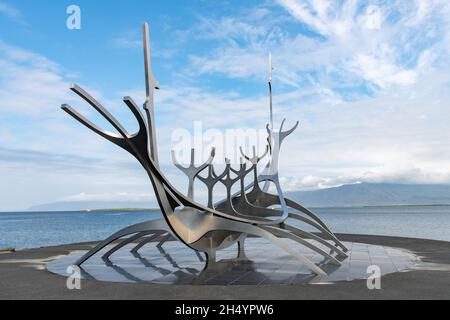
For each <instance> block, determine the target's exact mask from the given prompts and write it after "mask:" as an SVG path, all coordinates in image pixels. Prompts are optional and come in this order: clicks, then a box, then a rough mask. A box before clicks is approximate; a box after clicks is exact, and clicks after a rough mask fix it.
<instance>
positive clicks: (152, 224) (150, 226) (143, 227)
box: [75, 219, 167, 267]
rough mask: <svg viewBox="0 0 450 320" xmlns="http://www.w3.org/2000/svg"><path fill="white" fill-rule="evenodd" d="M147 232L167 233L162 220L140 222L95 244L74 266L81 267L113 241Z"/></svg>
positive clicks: (165, 225)
mask: <svg viewBox="0 0 450 320" xmlns="http://www.w3.org/2000/svg"><path fill="white" fill-rule="evenodd" d="M149 230H155V231H158V230H163V231H167V224H166V222H165V221H164V220H163V219H158V220H153V221H147V222H142V223H139V224H136V225H133V226H130V227H127V228H124V229H122V230H120V231H118V232H116V233H114V234H113V235H111V236H109V237H108V238H107V239H105V240H103V241H102V242H100V243H99V244H97V245H96V246H95V247H94V248H93V249H91V250H90V251H89V252H87V253H86V254H85V255H83V256H82V257H81V258H80V259H78V260H77V261H76V262H75V265H77V266H79V267H80V266H81V265H82V264H83V263H84V262H86V260H88V259H89V258H91V257H92V256H93V255H95V254H96V253H97V252H99V251H101V250H102V249H103V248H105V247H106V246H108V245H109V244H111V243H113V242H114V241H116V240H118V239H120V238H123V237H126V236H128V235H131V234H135V233H139V232H147V231H149Z"/></svg>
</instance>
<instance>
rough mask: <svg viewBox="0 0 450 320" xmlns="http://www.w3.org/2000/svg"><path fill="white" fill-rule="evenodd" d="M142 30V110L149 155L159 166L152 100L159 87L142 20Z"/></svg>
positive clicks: (145, 27) (147, 34)
mask: <svg viewBox="0 0 450 320" xmlns="http://www.w3.org/2000/svg"><path fill="white" fill-rule="evenodd" d="M143 31H144V32H143V33H144V64H145V88H146V100H145V103H144V110H145V112H146V113H147V121H148V126H149V141H150V157H151V158H152V160H153V161H154V162H155V164H156V165H157V166H158V167H159V159H158V146H157V142H156V128H155V115H154V100H153V95H154V92H155V89H159V82H158V81H156V80H155V78H154V76H153V71H152V61H151V51H150V32H149V27H148V23H147V22H144V26H143Z"/></svg>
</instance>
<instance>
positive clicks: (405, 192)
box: [287, 183, 450, 207]
mask: <svg viewBox="0 0 450 320" xmlns="http://www.w3.org/2000/svg"><path fill="white" fill-rule="evenodd" d="M287 197H288V198H291V199H292V200H295V201H298V202H299V203H301V204H303V205H305V206H307V207H359V206H393V205H437V204H450V185H419V184H388V183H362V184H353V185H344V186H341V187H337V188H330V189H322V190H316V191H298V192H288V193H287Z"/></svg>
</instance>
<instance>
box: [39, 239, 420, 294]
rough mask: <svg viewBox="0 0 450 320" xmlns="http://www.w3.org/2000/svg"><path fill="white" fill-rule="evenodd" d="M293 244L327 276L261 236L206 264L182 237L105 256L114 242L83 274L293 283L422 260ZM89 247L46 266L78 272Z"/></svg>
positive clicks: (363, 275) (386, 251)
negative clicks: (330, 255)
mask: <svg viewBox="0 0 450 320" xmlns="http://www.w3.org/2000/svg"><path fill="white" fill-rule="evenodd" d="M285 241H289V240H285ZM289 244H290V246H292V247H293V248H296V249H297V250H298V251H299V252H300V253H301V254H302V255H304V256H305V257H307V258H309V259H310V260H311V261H313V262H314V263H316V264H317V265H319V266H320V267H321V268H322V269H323V270H324V271H325V272H326V273H327V274H328V276H326V277H318V276H317V275H315V274H313V273H312V272H311V271H310V270H309V269H308V268H306V267H304V266H303V265H302V264H301V263H300V262H299V261H298V260H296V259H295V258H293V257H292V256H290V255H288V254H286V253H285V252H284V251H281V250H280V249H279V248H278V247H275V246H273V245H272V244H270V243H269V242H267V241H265V240H264V239H260V238H250V239H247V241H246V255H247V259H245V260H237V259H236V253H237V246H234V247H230V248H227V249H225V250H222V251H219V252H218V256H217V260H218V263H217V264H216V265H214V266H213V267H208V269H206V270H204V268H205V261H204V257H203V256H202V255H200V254H198V253H196V252H195V251H193V250H191V249H189V248H187V247H186V246H184V245H183V244H182V243H180V242H177V241H170V242H166V243H165V244H164V246H163V247H159V248H158V247H157V246H156V245H155V243H152V244H148V245H147V246H145V247H144V248H142V249H141V250H140V251H139V254H136V253H132V252H131V249H132V248H133V247H134V246H136V244H134V245H133V244H130V245H128V246H126V247H124V248H122V249H120V250H119V251H117V252H116V253H114V254H113V255H112V256H111V257H110V259H107V260H105V259H102V256H103V254H104V253H105V252H107V251H108V250H109V249H111V248H112V247H108V248H106V249H104V250H103V251H101V252H99V253H98V254H96V255H95V256H94V257H92V258H91V259H89V260H88V261H87V262H85V263H84V264H83V266H82V267H83V268H82V273H81V274H82V277H83V278H84V279H90V280H97V281H106V282H124V283H154V284H175V285H186V284H187V285H192V284H195V285H226V286H230V285H232V286H233V285H294V284H305V283H316V284H317V283H332V282H337V281H352V280H356V279H367V278H368V277H369V276H370V275H372V272H373V271H370V270H369V267H371V266H376V267H377V268H379V269H378V270H379V271H380V273H381V275H386V274H390V273H395V272H401V271H407V270H409V269H411V268H413V267H414V266H416V265H417V264H418V263H419V262H420V259H419V257H417V256H416V255H414V254H412V253H411V252H409V251H407V250H404V249H396V248H392V247H388V246H378V245H370V244H363V243H353V242H346V243H344V244H345V245H346V247H347V248H349V252H348V255H349V257H348V258H346V259H340V260H342V261H341V262H342V265H341V266H336V265H332V264H329V263H326V261H323V257H322V256H320V255H318V254H316V253H314V252H313V251H311V250H308V249H307V248H305V247H303V246H301V245H298V244H297V243H295V242H290V243H289ZM84 253H85V251H77V252H72V253H70V254H69V255H67V256H64V257H62V258H59V259H57V260H55V261H52V262H50V263H49V264H48V266H47V268H48V270H49V271H50V272H53V273H56V274H59V275H62V276H68V275H69V274H71V272H73V269H72V268H69V267H70V266H72V265H73V264H74V262H75V261H76V260H77V259H78V258H80V257H81V256H82V255H83V254H84ZM68 271H69V272H70V273H68Z"/></svg>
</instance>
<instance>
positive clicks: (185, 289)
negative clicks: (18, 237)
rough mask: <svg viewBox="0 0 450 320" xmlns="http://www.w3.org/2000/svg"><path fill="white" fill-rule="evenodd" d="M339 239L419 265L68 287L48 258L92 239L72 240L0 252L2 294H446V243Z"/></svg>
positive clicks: (449, 262) (449, 248) (449, 276)
mask: <svg viewBox="0 0 450 320" xmlns="http://www.w3.org/2000/svg"><path fill="white" fill-rule="evenodd" d="M339 237H340V239H342V240H343V241H350V242H361V243H369V244H375V245H384V246H390V247H396V248H403V249H407V250H410V251H412V252H413V253H415V254H417V255H419V256H421V257H422V259H423V261H424V265H423V266H419V267H418V268H417V269H416V270H412V271H410V272H404V273H396V274H390V275H386V276H384V277H383V278H382V290H373V291H371V290H368V289H367V286H366V281H363V280H357V281H352V282H339V283H335V284H331V285H292V286H260V287H258V289H257V290H255V289H254V288H253V287H251V286H232V287H231V286H201V287H198V286H187V285H182V286H172V285H153V284H123V283H105V282H96V281H83V282H82V289H81V290H74V291H70V290H68V289H67V288H66V278H63V277H60V276H57V275H54V274H51V273H50V272H48V271H47V270H46V269H45V266H46V263H47V262H48V261H51V260H53V259H55V258H56V257H59V256H61V255H66V254H68V253H70V252H71V251H74V250H87V249H88V248H90V247H91V246H92V244H73V245H65V246H56V247H48V248H41V249H30V250H23V251H18V252H13V253H3V254H0V299H13V300H19V299H120V300H123V299H156V300H181V299H188V300H192V299H220V300H227V299H229V300H233V299H255V300H259V299H281V300H292V299H447V300H448V299H450V243H449V242H441V241H432V240H421V239H407V238H395V237H381V236H363V235H339Z"/></svg>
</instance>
